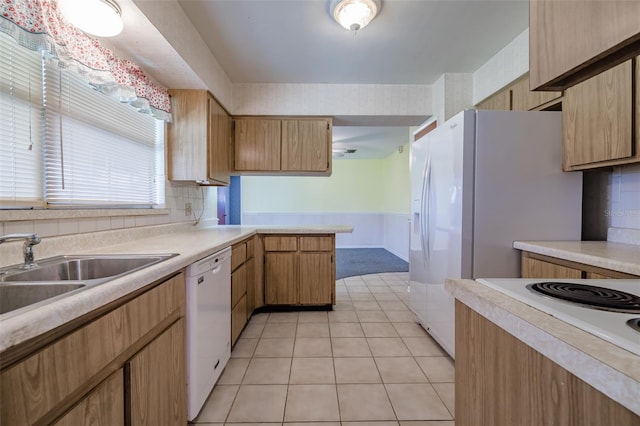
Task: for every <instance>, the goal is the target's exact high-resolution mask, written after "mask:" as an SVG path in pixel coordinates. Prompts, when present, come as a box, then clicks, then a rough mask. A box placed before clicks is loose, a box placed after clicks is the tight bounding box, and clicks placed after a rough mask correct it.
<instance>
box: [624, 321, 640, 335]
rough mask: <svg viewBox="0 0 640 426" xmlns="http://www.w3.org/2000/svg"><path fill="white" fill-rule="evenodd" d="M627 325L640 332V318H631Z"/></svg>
mask: <svg viewBox="0 0 640 426" xmlns="http://www.w3.org/2000/svg"><path fill="white" fill-rule="evenodd" d="M627 325H628V326H629V327H631V328H633V329H634V330H635V331H637V332H640V318H631V319H630V320H629V321H627Z"/></svg>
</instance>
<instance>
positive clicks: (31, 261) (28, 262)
mask: <svg viewBox="0 0 640 426" xmlns="http://www.w3.org/2000/svg"><path fill="white" fill-rule="evenodd" d="M13 240H25V242H24V244H23V245H22V254H23V255H24V264H22V265H20V269H31V268H34V267H36V266H38V265H36V262H35V258H34V255H33V246H35V245H36V244H40V237H38V234H8V235H3V236H1V237H0V244H2V243H5V242H7V241H13Z"/></svg>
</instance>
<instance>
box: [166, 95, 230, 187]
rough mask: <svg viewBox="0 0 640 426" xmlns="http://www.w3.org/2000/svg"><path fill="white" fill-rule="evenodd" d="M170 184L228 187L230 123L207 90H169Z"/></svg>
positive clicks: (168, 143)
mask: <svg viewBox="0 0 640 426" xmlns="http://www.w3.org/2000/svg"><path fill="white" fill-rule="evenodd" d="M169 94H170V95H171V114H172V116H173V121H172V122H171V123H169V125H168V138H167V145H168V149H167V156H168V161H167V164H168V169H169V170H168V176H169V180H176V181H192V182H193V181H196V182H200V183H203V184H209V185H228V184H229V180H230V173H231V165H230V161H231V159H230V149H231V133H230V130H231V120H230V117H229V115H228V114H227V112H226V111H225V110H224V108H222V107H221V106H220V105H219V104H218V103H217V102H216V100H215V99H214V98H213V96H211V94H210V93H209V92H208V91H206V90H170V91H169Z"/></svg>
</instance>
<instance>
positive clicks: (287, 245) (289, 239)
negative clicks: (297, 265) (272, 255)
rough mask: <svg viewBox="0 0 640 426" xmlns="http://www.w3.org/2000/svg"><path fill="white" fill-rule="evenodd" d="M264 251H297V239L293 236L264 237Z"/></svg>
mask: <svg viewBox="0 0 640 426" xmlns="http://www.w3.org/2000/svg"><path fill="white" fill-rule="evenodd" d="M263 241H264V250H265V251H296V250H298V237H296V236H295V235H293V236H266V237H264V239H263Z"/></svg>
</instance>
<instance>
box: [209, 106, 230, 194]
mask: <svg viewBox="0 0 640 426" xmlns="http://www.w3.org/2000/svg"><path fill="white" fill-rule="evenodd" d="M208 102H209V179H211V180H213V181H215V183H220V184H226V185H228V184H229V182H230V178H231V118H230V117H229V115H228V114H227V112H226V111H225V110H224V108H222V107H221V106H220V105H219V104H218V103H217V102H216V100H215V99H214V98H213V96H211V95H209V98H208Z"/></svg>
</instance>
